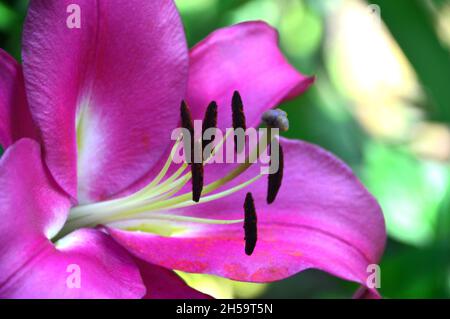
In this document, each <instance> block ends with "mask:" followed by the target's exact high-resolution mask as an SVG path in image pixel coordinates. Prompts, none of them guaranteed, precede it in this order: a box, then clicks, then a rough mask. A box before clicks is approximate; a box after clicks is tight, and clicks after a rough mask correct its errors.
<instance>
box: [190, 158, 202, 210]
mask: <svg viewBox="0 0 450 319" xmlns="http://www.w3.org/2000/svg"><path fill="white" fill-rule="evenodd" d="M191 172H192V200H193V201H194V202H196V203H198V202H199V201H200V197H201V196H202V191H203V163H193V164H192V166H191Z"/></svg>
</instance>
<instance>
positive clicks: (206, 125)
mask: <svg viewBox="0 0 450 319" xmlns="http://www.w3.org/2000/svg"><path fill="white" fill-rule="evenodd" d="M216 127H217V103H216V102H215V101H212V102H211V103H210V104H209V105H208V108H207V109H206V112H205V117H204V119H203V126H202V137H204V136H205V132H206V131H207V130H208V129H211V128H216ZM212 140H214V136H212V137H211V141H212ZM208 142H209V141H206V140H204V139H202V150H203V151H204V150H205V147H206V145H207V144H208Z"/></svg>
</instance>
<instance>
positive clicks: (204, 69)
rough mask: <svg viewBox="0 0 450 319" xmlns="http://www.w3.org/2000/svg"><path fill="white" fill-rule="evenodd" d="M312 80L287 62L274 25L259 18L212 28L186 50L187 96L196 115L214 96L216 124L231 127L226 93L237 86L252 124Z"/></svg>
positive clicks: (231, 92)
mask: <svg viewBox="0 0 450 319" xmlns="http://www.w3.org/2000/svg"><path fill="white" fill-rule="evenodd" d="M313 81H314V78H310V77H306V76H304V75H302V74H300V73H299V72H298V71H296V70H295V69H294V68H293V67H292V66H291V65H290V64H289V63H288V61H287V60H286V58H285V57H284V56H283V54H282V52H281V51H280V49H279V47H278V34H277V32H276V30H274V29H273V28H272V27H270V26H269V25H268V24H266V23H264V22H245V23H241V24H237V25H234V26H231V27H228V28H223V29H220V30H218V31H215V32H214V33H212V34H211V35H210V36H208V37H207V38H206V39H205V40H203V41H202V42H200V43H199V44H197V45H196V46H195V47H194V48H193V49H192V50H191V52H190V71H189V84H188V98H187V100H188V102H189V104H190V106H191V108H192V114H193V116H194V117H195V118H197V119H202V118H203V115H204V111H205V110H206V107H207V106H208V104H209V102H211V101H213V100H215V101H217V103H218V105H219V126H220V127H222V128H225V127H231V97H232V95H233V92H234V91H235V90H238V91H239V92H240V93H241V95H242V99H243V101H244V105H245V115H246V118H247V124H248V126H256V125H258V123H259V122H260V119H261V115H262V113H263V112H264V111H266V110H267V109H270V108H273V107H275V106H277V104H278V103H280V102H281V101H283V100H284V99H286V98H292V97H294V96H296V95H298V94H300V93H302V92H304V91H305V90H306V89H307V88H308V87H309V86H310V85H311V84H312V82H313Z"/></svg>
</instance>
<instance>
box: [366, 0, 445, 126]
mask: <svg viewBox="0 0 450 319" xmlns="http://www.w3.org/2000/svg"><path fill="white" fill-rule="evenodd" d="M371 2H372V3H375V4H378V5H379V6H380V8H381V15H382V18H383V20H384V21H385V23H386V25H387V26H388V28H389V30H390V31H391V33H392V34H393V36H394V37H395V39H396V40H397V42H398V44H399V45H400V47H401V48H402V49H403V52H404V53H405V55H406V56H407V58H408V59H409V61H410V62H411V64H412V65H413V67H414V68H415V70H416V72H417V74H418V76H419V79H420V81H421V83H422V85H423V86H424V90H425V92H426V93H427V95H428V96H429V99H430V100H431V102H432V107H433V108H432V109H431V110H429V111H430V113H431V115H432V117H433V118H434V119H436V120H441V121H443V122H447V123H450V90H449V84H450V54H449V52H448V50H446V49H445V48H444V46H443V45H442V44H441V42H440V41H439V38H438V36H437V33H436V30H435V28H434V25H433V20H432V17H431V14H430V12H429V10H427V8H426V6H425V1H422V0H394V1H393V0H375V1H371ZM386 76H389V75H388V74H387V75H386Z"/></svg>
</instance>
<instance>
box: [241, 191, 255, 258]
mask: <svg viewBox="0 0 450 319" xmlns="http://www.w3.org/2000/svg"><path fill="white" fill-rule="evenodd" d="M244 211H245V219H244V231H245V253H246V254H247V255H248V256H250V255H251V254H253V251H254V250H255V246H256V241H257V239H258V231H257V217H256V209H255V202H254V200H253V196H252V193H247V196H246V197H245V203H244Z"/></svg>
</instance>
